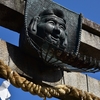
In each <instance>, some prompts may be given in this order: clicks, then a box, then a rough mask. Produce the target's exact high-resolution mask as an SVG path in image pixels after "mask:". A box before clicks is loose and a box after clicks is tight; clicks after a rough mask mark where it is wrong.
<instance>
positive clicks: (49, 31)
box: [29, 9, 68, 49]
mask: <svg viewBox="0 0 100 100" xmlns="http://www.w3.org/2000/svg"><path fill="white" fill-rule="evenodd" d="M29 31H30V33H31V34H35V35H37V36H39V37H41V38H42V39H46V40H47V41H48V42H50V43H52V44H54V45H56V46H58V47H60V48H63V49H65V48H67V45H68V42H67V33H66V21H65V19H64V14H63V12H62V11H61V10H59V9H47V10H44V11H43V12H41V13H40V14H39V16H38V17H36V18H33V19H32V21H31V23H30V25H29ZM34 40H36V39H34ZM38 42H39V41H38Z"/></svg>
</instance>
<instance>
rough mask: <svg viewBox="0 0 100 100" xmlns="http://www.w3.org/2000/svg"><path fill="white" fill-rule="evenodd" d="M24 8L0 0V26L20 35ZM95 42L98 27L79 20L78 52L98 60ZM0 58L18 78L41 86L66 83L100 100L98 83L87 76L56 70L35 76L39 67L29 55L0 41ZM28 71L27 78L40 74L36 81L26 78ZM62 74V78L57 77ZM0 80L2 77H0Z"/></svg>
mask: <svg viewBox="0 0 100 100" xmlns="http://www.w3.org/2000/svg"><path fill="white" fill-rule="evenodd" d="M24 6H25V1H24V0H7V1H6V0H0V25H1V26H3V27H5V28H8V29H10V30H13V31H16V32H18V33H19V34H20V32H21V29H22V27H23V23H24ZM98 41H99V42H98ZM99 43H100V26H99V25H98V24H96V23H94V22H92V21H90V20H88V19H86V18H83V22H82V37H81V43H80V50H79V51H80V53H82V54H84V55H88V56H92V57H94V58H97V59H98V60H100V44H99ZM84 48H85V49H84ZM93 52H95V53H93ZM0 59H1V60H3V61H4V63H5V64H6V65H9V66H10V68H11V69H12V70H14V71H16V72H18V73H19V74H20V75H21V76H24V77H26V78H27V79H29V80H31V81H35V82H37V83H38V80H41V83H42V84H47V85H50V86H56V85H57V84H66V85H70V86H73V87H76V88H78V89H80V90H83V91H87V92H91V93H93V94H94V95H96V96H98V97H100V81H98V80H96V79H93V78H91V77H88V76H87V75H84V74H81V73H75V72H71V73H67V72H63V73H62V72H60V71H59V72H57V73H56V71H55V73H52V72H47V73H39V72H38V71H37V66H40V64H39V63H38V61H36V60H35V59H34V58H31V57H30V56H29V55H26V54H24V53H22V52H21V51H20V49H19V47H16V46H14V45H11V44H9V43H7V42H5V41H2V40H0ZM23 66H24V67H23ZM28 66H33V67H28ZM31 69H33V72H31ZM23 70H24V71H23ZM34 70H35V71H36V72H35V71H34ZM28 71H30V75H31V76H32V75H33V76H34V75H40V76H41V77H40V79H36V78H33V77H31V76H30V75H27V72H28ZM25 72H26V73H25ZM58 73H59V74H58ZM62 74H63V77H60V76H62ZM0 77H2V75H0ZM3 78H4V77H3ZM54 81H55V82H54Z"/></svg>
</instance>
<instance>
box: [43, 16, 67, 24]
mask: <svg viewBox="0 0 100 100" xmlns="http://www.w3.org/2000/svg"><path fill="white" fill-rule="evenodd" d="M46 20H55V21H57V22H58V23H61V24H66V22H65V21H64V19H63V18H60V17H58V16H56V15H45V16H42V17H41V21H46Z"/></svg>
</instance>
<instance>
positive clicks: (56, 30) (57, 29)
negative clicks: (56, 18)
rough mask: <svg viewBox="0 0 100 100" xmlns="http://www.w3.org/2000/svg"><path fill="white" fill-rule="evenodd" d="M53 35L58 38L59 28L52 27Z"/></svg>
mask: <svg viewBox="0 0 100 100" xmlns="http://www.w3.org/2000/svg"><path fill="white" fill-rule="evenodd" d="M53 36H54V37H55V38H59V37H60V30H59V28H54V29H53Z"/></svg>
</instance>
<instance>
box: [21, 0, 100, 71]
mask: <svg viewBox="0 0 100 100" xmlns="http://www.w3.org/2000/svg"><path fill="white" fill-rule="evenodd" d="M47 8H48V9H52V8H57V9H60V10H62V11H63V13H64V14H65V20H66V22H67V25H66V30H67V33H68V47H67V50H64V49H62V48H60V46H59V48H58V47H57V45H53V44H52V43H51V42H48V41H47V40H45V39H44V38H41V37H39V36H37V35H36V34H32V35H33V37H34V38H35V39H38V38H39V39H40V41H41V45H39V44H38V43H36V41H34V39H32V38H31V36H30V35H29V30H28V28H29V24H30V22H31V20H32V19H33V18H34V17H35V16H38V15H39V14H40V13H41V12H42V11H44V10H45V9H47ZM33 11H34V12H33ZM81 29H82V16H81V14H76V13H74V12H72V11H70V10H68V9H66V8H64V7H62V6H59V5H58V4H56V3H54V2H52V1H49V0H44V1H42V0H27V2H26V7H25V30H24V33H22V34H21V35H23V36H21V43H20V44H21V48H22V49H23V50H24V51H26V52H28V53H29V54H30V55H32V53H33V52H34V51H36V53H38V54H39V55H38V56H39V57H40V58H41V59H42V60H43V62H44V63H45V64H46V65H49V66H54V68H56V67H59V68H61V69H63V70H66V71H73V72H98V71H100V61H97V60H96V59H95V58H92V57H88V56H86V55H81V54H79V51H78V50H79V48H80V37H81ZM26 42H27V45H28V46H31V50H27V48H28V47H27V45H26ZM22 45H24V46H22ZM32 50H33V51H32Z"/></svg>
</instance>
